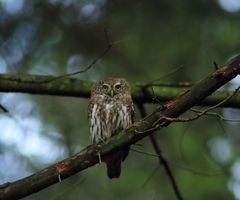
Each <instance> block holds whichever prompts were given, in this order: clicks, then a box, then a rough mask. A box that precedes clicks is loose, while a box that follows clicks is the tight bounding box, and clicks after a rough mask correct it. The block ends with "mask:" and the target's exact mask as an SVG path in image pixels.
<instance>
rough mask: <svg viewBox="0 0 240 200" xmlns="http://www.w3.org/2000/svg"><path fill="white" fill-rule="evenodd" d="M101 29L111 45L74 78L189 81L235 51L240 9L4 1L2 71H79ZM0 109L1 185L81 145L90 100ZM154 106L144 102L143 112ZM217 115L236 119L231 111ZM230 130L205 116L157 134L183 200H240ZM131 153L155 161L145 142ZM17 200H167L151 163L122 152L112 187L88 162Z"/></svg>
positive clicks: (19, 100) (235, 139) (87, 0)
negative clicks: (118, 175)
mask: <svg viewBox="0 0 240 200" xmlns="http://www.w3.org/2000/svg"><path fill="white" fill-rule="evenodd" d="M104 29H105V30H107V32H108V36H109V38H108V39H109V40H110V41H111V43H113V46H112V48H111V49H110V51H109V52H108V53H107V54H106V55H105V56H104V57H103V58H101V60H100V61H99V62H97V63H96V64H95V65H94V66H93V67H92V68H91V69H90V70H89V71H87V72H86V73H82V74H78V75H76V76H74V77H75V78H79V79H83V80H88V79H89V80H95V79H103V78H106V77H109V76H114V77H124V78H126V79H127V80H128V81H129V82H130V83H135V82H139V83H147V82H150V81H152V80H155V79H159V78H160V82H161V83H173V82H174V83H176V82H182V81H184V82H197V81H198V80H200V79H202V78H203V77H205V76H206V75H207V74H209V73H211V72H212V71H214V65H213V62H216V63H218V64H223V63H224V62H225V61H226V60H227V59H229V57H230V56H232V55H234V54H236V53H238V52H239V51H240V1H238V0H231V1H228V0H219V1H216V0H213V1H209V0H201V1H190V0H183V1H180V0H174V1H167V0H152V1H144V0H137V1H135V0H132V1H124V0H122V1H121V0H62V1H60V0H48V1H47V0H42V1H40V0H33V1H27V0H2V1H0V73H12V74H26V73H27V74H41V75H54V76H59V75H63V74H68V73H72V72H75V71H79V70H82V69H84V68H85V67H86V66H87V65H89V64H90V63H91V62H92V61H93V60H94V59H95V58H96V57H98V56H99V55H100V54H102V52H103V51H104V49H106V47H107V45H108V42H107V41H106V36H105V32H104ZM176 69H178V70H177V72H175V73H171V75H170V76H165V77H164V75H166V74H168V73H169V72H171V71H174V70H176ZM161 77H164V78H161ZM233 84H235V85H237V84H239V79H235V80H233V81H232V84H231V85H228V86H225V87H224V88H223V89H228V90H232V89H233ZM0 103H1V104H2V105H3V106H4V107H5V108H7V110H8V111H9V113H4V112H2V113H1V114H0V160H1V161H0V184H1V183H4V182H7V181H14V180H17V179H19V178H23V177H25V176H27V175H30V174H32V173H34V172H36V171H38V170H40V169H42V168H44V167H46V166H49V165H51V164H53V163H55V162H57V161H58V160H60V159H63V158H65V157H67V156H69V155H72V154H73V153H76V152H78V151H79V150H81V149H82V148H83V147H85V146H87V145H88V144H89V143H90V137H89V134H90V133H89V127H88V120H87V112H86V107H87V99H83V98H73V97H59V96H42V95H30V94H29V95H28V94H17V93H1V94H0ZM154 108H156V104H155V105H154V104H148V105H147V111H148V112H150V111H151V110H153V109H154ZM218 112H219V113H221V114H222V115H223V116H224V117H226V118H229V119H230V118H231V119H232V118H234V119H238V118H239V110H238V109H230V108H225V109H218ZM136 119H140V117H139V113H138V111H137V115H136ZM239 128H240V124H239V123H236V122H224V121H219V120H218V119H216V118H214V117H207V116H206V117H203V118H201V119H199V120H196V121H193V122H188V123H174V124H172V125H171V126H170V127H168V128H165V129H163V130H162V131H161V133H159V134H157V139H158V141H159V143H160V146H161V148H162V151H163V155H164V156H165V157H166V159H167V160H168V161H169V163H170V166H171V168H172V170H173V173H174V176H175V178H176V181H177V183H178V186H179V188H180V190H181V192H182V194H183V196H184V197H185V198H186V199H192V200H202V199H205V200H208V199H209V200H213V199H218V200H221V199H222V200H225V199H240V156H239V155H240V154H239V152H240V145H239V144H240V132H239ZM138 144H139V145H137V146H134V147H133V148H135V149H138V150H141V151H144V152H147V153H154V151H153V148H152V146H151V144H150V142H149V140H148V139H144V140H142V141H141V142H139V143H138ZM156 168H158V170H157V171H156ZM153 171H155V173H154V174H153ZM152 174H153V175H152ZM25 199H26V200H36V199H46V200H47V199H51V200H54V199H58V200H61V199H62V200H63V199H64V200H68V199H69V200H72V199H119V200H120V199H125V200H128V199H129V200H130V199H139V200H142V199H144V200H145V199H170V200H171V199H175V195H174V193H173V191H172V187H171V184H170V183H169V180H168V177H167V176H166V174H165V172H164V170H163V169H162V167H161V166H159V162H158V158H156V157H152V156H149V155H146V154H143V153H138V152H135V151H131V152H130V155H129V157H128V158H127V161H125V162H124V164H123V170H122V175H121V178H120V179H117V180H109V179H108V178H107V176H106V169H105V165H104V164H101V165H96V166H94V167H91V168H89V169H87V170H85V171H84V172H81V173H79V174H77V175H75V176H72V177H71V178H68V179H67V180H65V181H63V182H62V183H59V184H55V185H54V186H51V187H49V188H46V189H45V190H42V191H41V192H38V193H36V194H33V195H31V196H29V197H27V198H25Z"/></svg>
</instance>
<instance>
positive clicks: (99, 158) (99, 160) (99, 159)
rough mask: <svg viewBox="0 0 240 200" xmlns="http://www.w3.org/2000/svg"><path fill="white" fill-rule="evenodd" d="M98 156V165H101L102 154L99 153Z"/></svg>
mask: <svg viewBox="0 0 240 200" xmlns="http://www.w3.org/2000/svg"><path fill="white" fill-rule="evenodd" d="M97 155H98V163H99V164H101V163H102V159H101V154H100V152H98V153H97Z"/></svg>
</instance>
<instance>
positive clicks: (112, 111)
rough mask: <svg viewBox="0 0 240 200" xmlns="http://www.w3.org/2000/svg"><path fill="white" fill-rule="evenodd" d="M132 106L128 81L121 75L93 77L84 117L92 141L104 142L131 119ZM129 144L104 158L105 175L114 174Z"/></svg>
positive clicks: (110, 175)
mask: <svg viewBox="0 0 240 200" xmlns="http://www.w3.org/2000/svg"><path fill="white" fill-rule="evenodd" d="M133 115H134V107H133V101H132V97H131V93H130V88H129V84H128V83H127V81H126V80H125V79H122V78H108V79H106V80H99V81H97V82H96V83H95V84H94V85H93V87H92V90H91V97H90V100H89V104H88V118H89V122H90V133H91V140H92V143H93V144H97V143H99V142H104V141H106V140H108V139H109V138H110V137H111V136H113V135H115V134H117V133H119V132H120V131H121V130H123V129H126V128H127V127H128V126H129V125H131V124H132V123H133ZM128 152H129V147H127V148H126V149H124V150H120V151H118V152H116V153H114V154H113V155H110V156H109V157H108V158H106V159H105V160H104V162H105V163H106V166H107V175H108V177H109V178H118V177H119V176H120V174H121V163H122V161H124V160H125V158H126V156H127V154H128Z"/></svg>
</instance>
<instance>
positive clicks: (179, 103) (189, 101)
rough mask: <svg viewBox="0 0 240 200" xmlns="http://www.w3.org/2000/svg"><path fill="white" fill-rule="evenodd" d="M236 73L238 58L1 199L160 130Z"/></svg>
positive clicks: (3, 192)
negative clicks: (125, 127) (108, 137)
mask: <svg viewBox="0 0 240 200" xmlns="http://www.w3.org/2000/svg"><path fill="white" fill-rule="evenodd" d="M239 73H240V56H237V57H236V58H235V59H234V60H232V62H230V63H229V64H227V65H225V66H223V67H222V68H220V69H218V70H216V71H215V72H214V73H213V74H211V75H209V76H208V77H206V78H205V79H203V80H202V81H200V82H198V83H197V84H196V85H194V86H193V87H192V88H191V89H189V90H187V91H186V92H184V93H183V94H182V95H180V96H179V97H177V98H175V99H174V100H172V101H170V102H167V103H165V104H164V105H163V107H164V109H165V110H162V108H161V109H160V108H159V109H156V110H155V111H154V112H153V113H151V114H150V115H148V116H147V117H146V118H144V119H143V120H141V121H138V122H136V123H134V124H133V125H132V126H131V127H129V128H128V129H126V130H124V131H122V132H120V133H119V134H117V135H116V136H114V137H112V138H111V139H110V140H109V141H107V142H105V143H101V144H98V145H91V146H88V147H86V148H84V149H83V150H82V151H80V152H79V153H77V154H75V155H73V156H71V157H69V158H67V159H65V160H63V161H61V162H59V163H57V164H54V165H52V166H50V167H47V168H46V169H43V170H41V171H39V172H37V173H35V174H33V175H31V176H29V177H26V178H24V179H20V180H18V181H15V182H13V183H9V184H6V185H4V186H2V187H0V199H1V200H6V199H9V200H14V199H19V198H22V197H25V196H28V195H30V194H32V193H34V192H37V191H40V190H42V189H44V188H46V187H48V186H50V185H52V184H54V183H57V182H58V181H59V177H61V179H62V180H63V179H65V178H67V177H69V176H71V175H73V174H76V173H77V172H80V171H82V170H84V169H86V168H88V167H91V166H93V165H95V164H96V163H98V160H99V159H98V158H99V153H100V154H101V158H102V159H104V158H106V156H108V155H109V154H113V153H114V152H116V151H118V150H120V149H123V148H125V147H126V146H128V145H130V144H133V143H135V142H137V141H139V140H141V139H142V138H144V137H146V136H147V135H149V134H151V133H153V132H154V131H155V130H156V129H159V130H160V129H161V128H163V127H164V126H167V125H169V124H170V123H171V122H170V121H168V120H167V119H166V118H164V117H163V116H166V117H178V116H179V115H181V114H182V113H184V112H186V111H187V110H188V109H190V108H191V107H192V106H194V105H196V104H197V103H199V102H201V101H202V100H203V99H204V98H206V97H207V96H208V95H210V94H212V93H213V92H214V91H215V90H217V89H218V88H219V87H221V86H222V85H224V84H225V83H227V82H228V81H230V80H231V79H233V78H234V77H236V76H237V75H238V74H239Z"/></svg>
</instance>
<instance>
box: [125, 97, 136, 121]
mask: <svg viewBox="0 0 240 200" xmlns="http://www.w3.org/2000/svg"><path fill="white" fill-rule="evenodd" d="M124 103H125V105H126V106H127V112H128V114H129V116H131V122H132V124H133V123H134V116H135V111H134V106H133V100H132V97H131V96H130V95H124Z"/></svg>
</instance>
